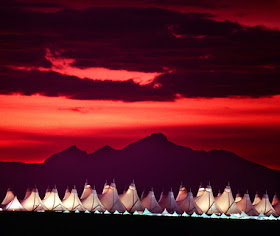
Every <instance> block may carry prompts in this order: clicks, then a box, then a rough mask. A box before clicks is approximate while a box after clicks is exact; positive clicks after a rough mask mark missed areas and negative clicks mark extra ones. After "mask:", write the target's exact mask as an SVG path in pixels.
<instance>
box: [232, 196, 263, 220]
mask: <svg viewBox="0 0 280 236" xmlns="http://www.w3.org/2000/svg"><path fill="white" fill-rule="evenodd" d="M236 205H237V207H238V208H239V210H240V211H243V212H245V213H246V214H247V215H249V216H257V215H259V214H258V212H257V211H256V210H255V207H254V206H253V204H252V202H251V199H250V196H249V194H248V193H245V194H244V196H243V198H242V199H241V200H240V201H239V202H237V203H236Z"/></svg>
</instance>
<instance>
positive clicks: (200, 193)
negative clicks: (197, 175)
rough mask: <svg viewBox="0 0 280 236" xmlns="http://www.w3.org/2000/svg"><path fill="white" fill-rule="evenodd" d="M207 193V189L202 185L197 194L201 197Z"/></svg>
mask: <svg viewBox="0 0 280 236" xmlns="http://www.w3.org/2000/svg"><path fill="white" fill-rule="evenodd" d="M204 192H205V188H204V187H203V186H202V185H200V186H199V188H198V191H197V194H196V197H200V196H201V195H202V194H203V193H204Z"/></svg>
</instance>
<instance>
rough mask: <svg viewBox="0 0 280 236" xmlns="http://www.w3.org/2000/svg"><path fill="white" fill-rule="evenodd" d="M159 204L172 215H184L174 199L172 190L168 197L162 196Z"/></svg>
mask: <svg viewBox="0 0 280 236" xmlns="http://www.w3.org/2000/svg"><path fill="white" fill-rule="evenodd" d="M158 203H159V205H160V206H161V208H162V209H166V210H167V211H168V212H169V213H171V214H172V213H174V212H177V213H179V214H181V213H183V211H182V210H181V209H180V207H179V206H178V204H177V202H176V200H175V198H174V193H173V191H172V190H171V191H169V192H168V194H167V195H162V198H161V199H160V200H159V202H158Z"/></svg>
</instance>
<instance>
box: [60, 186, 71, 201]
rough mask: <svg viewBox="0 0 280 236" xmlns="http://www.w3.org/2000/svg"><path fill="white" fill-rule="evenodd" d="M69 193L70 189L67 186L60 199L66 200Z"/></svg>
mask: <svg viewBox="0 0 280 236" xmlns="http://www.w3.org/2000/svg"><path fill="white" fill-rule="evenodd" d="M70 194H71V191H70V189H69V188H68V186H67V188H66V190H65V193H64V197H63V199H62V201H64V200H66V199H67V198H68V197H69V196H70Z"/></svg>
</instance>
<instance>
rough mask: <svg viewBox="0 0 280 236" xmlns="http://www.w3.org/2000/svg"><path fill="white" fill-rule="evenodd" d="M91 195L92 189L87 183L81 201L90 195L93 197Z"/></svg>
mask: <svg viewBox="0 0 280 236" xmlns="http://www.w3.org/2000/svg"><path fill="white" fill-rule="evenodd" d="M91 193H92V187H91V186H90V185H89V184H88V183H85V186H84V190H83V192H82V195H81V198H80V199H81V200H83V199H86V198H87V197H88V196H89V195H91Z"/></svg>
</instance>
